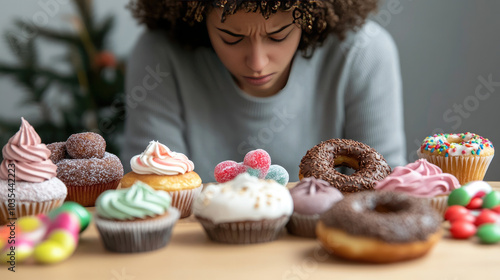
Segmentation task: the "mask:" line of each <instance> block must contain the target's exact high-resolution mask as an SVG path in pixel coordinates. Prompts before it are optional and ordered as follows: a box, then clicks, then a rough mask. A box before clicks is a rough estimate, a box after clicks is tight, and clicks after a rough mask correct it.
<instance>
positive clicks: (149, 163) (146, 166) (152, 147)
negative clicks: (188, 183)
mask: <svg viewBox="0 0 500 280" xmlns="http://www.w3.org/2000/svg"><path fill="white" fill-rule="evenodd" d="M130 167H131V168H132V171H134V172H135V173H137V174H158V175H177V174H184V173H186V172H189V171H193V170H194V164H193V162H192V161H190V160H189V159H188V158H187V157H186V156H185V155H184V154H181V153H176V152H172V151H170V149H169V148H168V147H167V146H165V145H163V144H160V143H159V142H158V141H151V142H149V145H148V147H147V148H146V150H145V151H144V152H143V153H142V154H140V155H136V156H134V157H132V159H131V160H130Z"/></svg>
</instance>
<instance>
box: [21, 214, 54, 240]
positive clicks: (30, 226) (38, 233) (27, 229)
mask: <svg viewBox="0 0 500 280" xmlns="http://www.w3.org/2000/svg"><path fill="white" fill-rule="evenodd" d="M42 219H44V218H43V217H42V216H24V217H21V218H19V219H18V221H17V225H18V228H19V230H20V233H19V234H18V236H19V235H22V236H23V238H25V239H28V240H30V241H31V242H33V244H36V243H38V242H40V241H42V239H43V238H44V236H45V233H46V232H47V228H48V226H47V224H45V223H44V221H43V220H42Z"/></svg>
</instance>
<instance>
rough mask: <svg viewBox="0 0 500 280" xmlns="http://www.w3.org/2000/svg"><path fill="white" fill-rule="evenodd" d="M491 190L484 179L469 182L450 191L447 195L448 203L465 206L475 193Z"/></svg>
mask: <svg viewBox="0 0 500 280" xmlns="http://www.w3.org/2000/svg"><path fill="white" fill-rule="evenodd" d="M491 191H492V188H491V186H490V185H489V184H488V183H486V182H484V181H473V182H469V183H467V184H465V185H463V186H462V187H461V188H458V189H455V190H453V191H452V192H451V193H450V195H449V196H448V205H462V206H466V205H467V204H469V202H470V200H471V199H472V198H473V197H474V196H475V195H476V194H477V193H479V192H484V193H485V194H488V193H490V192H491Z"/></svg>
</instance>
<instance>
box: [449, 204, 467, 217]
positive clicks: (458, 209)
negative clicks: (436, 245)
mask: <svg viewBox="0 0 500 280" xmlns="http://www.w3.org/2000/svg"><path fill="white" fill-rule="evenodd" d="M466 214H469V210H467V208H465V207H463V206H460V205H452V206H450V207H448V208H447V209H446V212H444V219H445V220H448V221H449V220H450V219H451V218H452V217H453V216H456V215H458V216H463V215H466Z"/></svg>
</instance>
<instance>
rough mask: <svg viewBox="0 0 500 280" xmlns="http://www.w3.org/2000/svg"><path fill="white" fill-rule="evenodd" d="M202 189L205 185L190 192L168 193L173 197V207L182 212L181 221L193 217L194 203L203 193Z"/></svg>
mask: <svg viewBox="0 0 500 280" xmlns="http://www.w3.org/2000/svg"><path fill="white" fill-rule="evenodd" d="M202 189H203V185H200V186H199V187H197V188H194V189H190V190H180V191H167V192H168V193H169V194H170V196H172V206H173V207H175V208H177V209H179V211H180V212H181V219H183V218H187V217H189V216H190V215H191V213H192V210H193V209H192V208H193V201H194V200H195V199H196V197H197V196H198V195H199V194H200V193H201V190H202Z"/></svg>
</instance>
